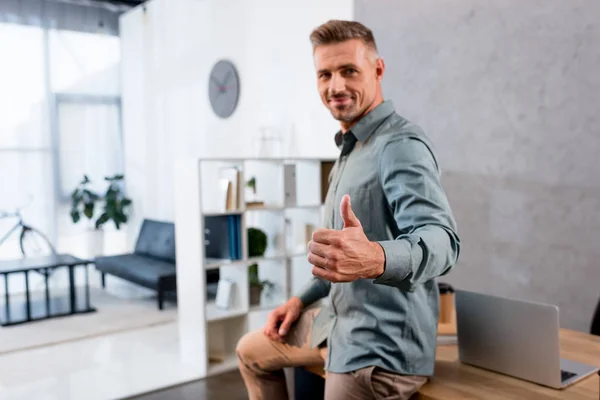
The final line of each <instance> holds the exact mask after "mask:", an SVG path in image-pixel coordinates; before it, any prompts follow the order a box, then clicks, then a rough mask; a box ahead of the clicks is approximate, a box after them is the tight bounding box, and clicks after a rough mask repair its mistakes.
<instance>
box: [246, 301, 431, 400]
mask: <svg viewBox="0 0 600 400" xmlns="http://www.w3.org/2000/svg"><path fill="white" fill-rule="evenodd" d="M318 311H319V310H318V309H317V308H313V309H308V310H306V311H305V312H303V313H302V314H301V315H300V318H298V321H296V323H295V324H294V325H293V326H292V329H290V332H289V333H288V334H287V335H286V337H285V343H280V342H276V341H273V340H271V339H269V338H268V337H266V336H265V335H264V334H263V332H262V330H259V331H255V332H250V333H248V334H246V335H244V337H242V338H241V339H240V341H239V343H238V346H237V355H238V358H239V368H240V372H241V374H242V377H243V378H244V382H245V384H246V388H247V389H248V394H249V396H250V400H287V399H288V393H287V387H286V383H285V376H284V373H283V368H286V367H310V366H324V365H325V359H326V357H327V348H325V347H321V348H311V347H310V331H311V327H312V323H313V320H314V318H315V316H316V315H317V313H318ZM426 382H427V378H426V377H424V376H405V375H398V374H394V373H391V372H388V371H385V370H383V369H381V368H378V367H368V368H363V369H360V370H358V371H353V372H350V373H347V374H335V373H331V372H327V375H326V379H325V400H354V399H356V400H368V399H376V400H379V399H386V400H387V399H390V400H391V399H394V400H404V399H409V398H410V397H411V396H412V395H413V394H415V393H416V392H417V391H418V390H419V388H420V387H421V386H423V385H424V384H425V383H426ZM296 400H304V399H296Z"/></svg>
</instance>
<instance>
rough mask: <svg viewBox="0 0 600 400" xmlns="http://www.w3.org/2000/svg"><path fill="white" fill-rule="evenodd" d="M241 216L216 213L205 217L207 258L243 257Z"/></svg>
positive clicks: (232, 258) (236, 258) (234, 258)
mask: <svg viewBox="0 0 600 400" xmlns="http://www.w3.org/2000/svg"><path fill="white" fill-rule="evenodd" d="M240 220H241V217H240V216H239V215H215V216H208V217H205V218H204V235H205V236H204V237H205V241H204V243H205V256H206V258H215V259H230V260H239V259H240V258H242V257H241V256H242V250H241V247H242V241H241V232H240V230H241V223H240Z"/></svg>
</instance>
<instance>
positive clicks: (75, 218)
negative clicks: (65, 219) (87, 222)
mask: <svg viewBox="0 0 600 400" xmlns="http://www.w3.org/2000/svg"><path fill="white" fill-rule="evenodd" d="M71 219H72V220H73V223H74V224H76V223H77V222H79V220H80V219H81V216H80V215H79V211H77V209H73V210H71Z"/></svg>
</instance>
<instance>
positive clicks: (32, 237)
mask: <svg viewBox="0 0 600 400" xmlns="http://www.w3.org/2000/svg"><path fill="white" fill-rule="evenodd" d="M19 242H20V245H21V253H23V256H24V257H40V256H48V255H50V254H56V250H55V249H54V246H52V243H50V240H48V238H47V237H46V236H45V235H44V234H43V233H42V232H40V231H38V230H37V229H35V228H32V227H30V226H23V231H21V237H20V240H19Z"/></svg>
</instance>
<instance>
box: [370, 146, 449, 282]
mask: <svg viewBox="0 0 600 400" xmlns="http://www.w3.org/2000/svg"><path fill="white" fill-rule="evenodd" d="M379 163H380V164H379V174H380V177H381V184H382V187H383V190H384V193H385V196H386V198H387V201H388V203H389V205H390V206H391V209H392V211H393V217H394V220H395V224H396V226H397V230H396V232H397V235H395V238H394V240H384V241H378V242H377V243H379V244H380V245H381V247H382V248H383V251H384V254H385V269H384V273H383V274H382V275H381V276H379V277H377V278H376V279H375V280H374V283H376V284H383V285H389V286H395V287H398V288H400V289H401V290H405V291H409V292H410V291H413V290H414V289H415V287H416V286H417V285H419V284H421V283H423V282H426V281H428V280H430V279H433V278H435V277H438V276H442V275H444V274H446V273H448V272H449V271H450V269H451V268H452V267H453V266H454V265H455V264H456V262H457V261H458V256H459V252H460V239H459V237H458V235H457V233H456V223H455V221H454V217H453V215H452V211H451V209H450V205H449V203H448V199H447V197H446V194H445V192H444V189H443V187H442V185H441V182H440V174H439V169H438V166H437V163H436V160H435V157H434V156H433V154H432V152H431V150H430V148H429V147H428V146H427V145H426V144H425V143H424V142H422V141H421V140H418V139H415V138H407V137H396V138H392V139H391V140H389V141H388V142H387V143H386V144H385V145H384V147H383V148H382V151H381V155H380V157H379Z"/></svg>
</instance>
